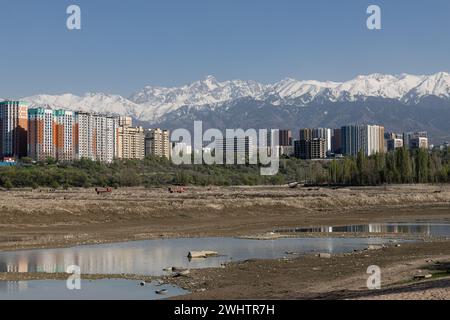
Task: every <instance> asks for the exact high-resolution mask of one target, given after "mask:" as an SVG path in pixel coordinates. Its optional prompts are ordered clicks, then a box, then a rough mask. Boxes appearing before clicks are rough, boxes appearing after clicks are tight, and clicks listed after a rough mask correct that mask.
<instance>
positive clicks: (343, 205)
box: [0, 185, 450, 250]
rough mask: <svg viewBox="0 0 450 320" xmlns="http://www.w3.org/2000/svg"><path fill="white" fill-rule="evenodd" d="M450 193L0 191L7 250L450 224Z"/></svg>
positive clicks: (0, 244) (2, 244)
mask: <svg viewBox="0 0 450 320" xmlns="http://www.w3.org/2000/svg"><path fill="white" fill-rule="evenodd" d="M448 204H450V186H440V185H433V186H422V185H416V186H387V187H373V188H345V189H337V190H332V189H326V188H310V189H305V188H298V189H289V188H287V187H281V186H278V187H229V188H200V187H196V188H188V192H187V193H184V194H170V193H169V192H168V191H167V189H165V188H161V189H119V190H114V191H113V193H112V194H106V195H97V194H96V193H95V192H94V191H93V190H84V189H79V190H69V191H57V192H49V191H44V190H34V191H10V192H0V250H8V249H9V250H11V249H18V248H30V247H47V246H52V247H53V246H68V245H74V244H87V243H99V242H114V241H127V240H140V239H153V238H162V237H197V236H245V235H249V234H255V233H260V232H267V231H270V230H273V229H275V228H283V227H297V226H316V225H336V224H338V225H339V224H340V225H342V224H347V223H359V222H378V221H389V220H395V221H400V220H408V219H415V218H419V217H420V218H424V217H426V218H428V219H430V218H442V217H448Z"/></svg>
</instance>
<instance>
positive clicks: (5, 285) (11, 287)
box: [0, 281, 28, 293]
mask: <svg viewBox="0 0 450 320" xmlns="http://www.w3.org/2000/svg"><path fill="white" fill-rule="evenodd" d="M26 290H28V282H27V281H0V291H1V292H6V293H12V292H22V291H26Z"/></svg>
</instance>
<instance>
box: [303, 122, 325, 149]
mask: <svg viewBox="0 0 450 320" xmlns="http://www.w3.org/2000/svg"><path fill="white" fill-rule="evenodd" d="M332 137H333V131H332V130H331V129H328V128H303V129H300V140H312V139H324V140H325V148H326V152H331V151H332V150H331V140H332Z"/></svg>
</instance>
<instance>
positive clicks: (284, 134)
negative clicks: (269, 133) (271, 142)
mask: <svg viewBox="0 0 450 320" xmlns="http://www.w3.org/2000/svg"><path fill="white" fill-rule="evenodd" d="M279 140H280V143H279V146H280V147H289V146H292V131H291V130H289V129H282V130H279Z"/></svg>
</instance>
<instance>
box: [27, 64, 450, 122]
mask: <svg viewBox="0 0 450 320" xmlns="http://www.w3.org/2000/svg"><path fill="white" fill-rule="evenodd" d="M428 96H435V97H438V98H441V99H450V73H447V72H440V73H436V74H433V75H419V76H418V75H410V74H401V75H385V74H371V75H364V76H358V77H356V78H355V79H353V80H350V81H347V82H332V81H326V82H321V81H315V80H306V81H302V80H295V79H290V78H288V79H285V80H282V81H280V82H277V83H275V84H268V85H267V84H261V83H258V82H256V81H243V80H231V81H224V82H219V81H217V80H216V79H215V78H214V77H212V76H208V77H206V78H205V79H204V80H201V81H197V82H194V83H192V84H189V85H185V86H182V87H175V88H166V87H158V86H146V87H144V88H143V89H142V90H140V91H137V92H136V93H134V94H132V95H131V96H130V97H128V98H125V97H122V96H119V95H113V94H105V93H87V94H85V95H83V96H76V95H73V94H63V95H44V94H42V95H36V96H31V97H25V98H23V99H22V100H25V101H27V102H29V103H31V104H32V105H33V106H49V107H51V108H63V109H69V110H82V111H90V112H97V113H107V114H120V115H128V116H132V117H133V118H135V119H138V120H141V121H147V122H157V121H158V120H159V119H161V118H162V117H164V116H165V115H167V114H169V113H171V112H174V111H177V110H179V109H180V108H183V107H189V108H194V109H195V110H201V109H202V108H206V107H207V108H209V109H213V110H216V109H217V108H221V107H224V106H227V105H229V104H230V103H234V102H236V101H239V100H240V99H244V98H249V99H252V100H255V101H261V102H266V103H270V104H271V105H273V106H280V107H282V106H298V107H306V106H308V105H309V104H312V103H314V104H321V103H322V104H323V103H330V102H331V103H333V102H357V101H365V100H366V99H368V98H370V97H377V98H384V99H393V100H396V101H399V102H401V103H404V104H411V105H414V104H417V103H419V102H420V101H421V100H422V99H423V98H425V97H428Z"/></svg>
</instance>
